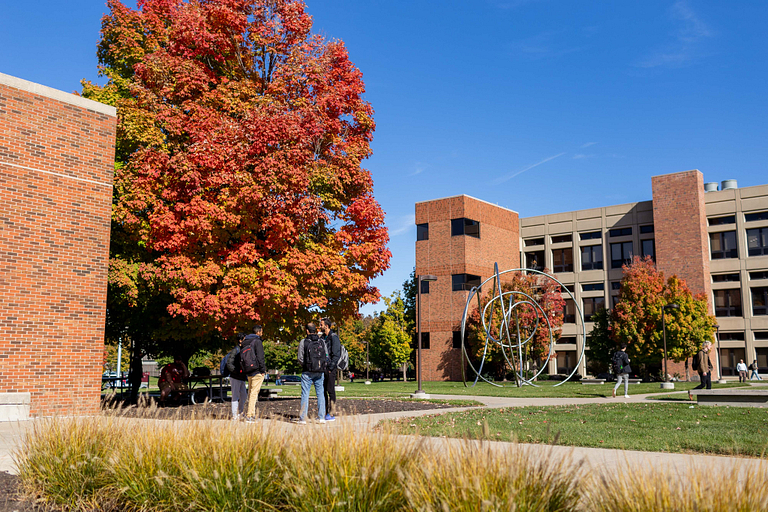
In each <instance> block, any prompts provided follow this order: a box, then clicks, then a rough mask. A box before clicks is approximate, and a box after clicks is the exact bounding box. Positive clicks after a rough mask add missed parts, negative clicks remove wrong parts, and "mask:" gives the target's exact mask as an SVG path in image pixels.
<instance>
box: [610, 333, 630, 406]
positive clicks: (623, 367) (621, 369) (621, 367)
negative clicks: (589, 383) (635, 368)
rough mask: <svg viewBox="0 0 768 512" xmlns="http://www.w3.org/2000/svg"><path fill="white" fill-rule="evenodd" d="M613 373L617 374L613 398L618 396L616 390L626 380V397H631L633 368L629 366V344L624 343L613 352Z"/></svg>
mask: <svg viewBox="0 0 768 512" xmlns="http://www.w3.org/2000/svg"><path fill="white" fill-rule="evenodd" d="M612 364H613V373H614V374H616V385H615V386H614V387H613V398H616V390H617V389H619V386H621V381H622V380H624V398H629V374H630V373H632V368H631V367H630V366H629V356H628V355H627V344H626V343H622V344H621V348H620V349H619V350H617V351H616V352H614V353H613V359H612Z"/></svg>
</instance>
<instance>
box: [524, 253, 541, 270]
mask: <svg viewBox="0 0 768 512" xmlns="http://www.w3.org/2000/svg"><path fill="white" fill-rule="evenodd" d="M525 268H531V269H533V270H544V251H536V252H527V253H525Z"/></svg>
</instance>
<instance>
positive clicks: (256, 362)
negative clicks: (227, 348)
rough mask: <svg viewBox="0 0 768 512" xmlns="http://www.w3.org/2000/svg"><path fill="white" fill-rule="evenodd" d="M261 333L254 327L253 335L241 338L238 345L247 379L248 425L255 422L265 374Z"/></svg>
mask: <svg viewBox="0 0 768 512" xmlns="http://www.w3.org/2000/svg"><path fill="white" fill-rule="evenodd" d="M261 333H262V328H261V326H260V325H256V326H254V328H253V334H249V335H248V336H246V337H245V338H243V341H242V343H241V345H240V347H241V348H240V367H241V368H242V370H243V373H245V375H246V376H247V377H248V409H247V412H246V416H245V421H247V422H248V423H253V422H254V421H256V402H258V401H259V390H261V385H262V383H264V376H265V375H266V374H267V365H266V363H265V361H264V344H263V343H262V341H261Z"/></svg>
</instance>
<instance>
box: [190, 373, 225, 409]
mask: <svg viewBox="0 0 768 512" xmlns="http://www.w3.org/2000/svg"><path fill="white" fill-rule="evenodd" d="M224 379H226V377H224V376H223V375H204V376H199V377H187V378H186V379H184V382H186V383H187V386H189V389H188V392H189V397H190V400H192V403H193V404H197V403H202V402H204V401H205V399H206V398H208V401H209V402H213V401H214V400H217V401H219V402H223V401H224V399H225V398H226V397H227V392H228V391H229V390H230V387H229V386H225V385H224Z"/></svg>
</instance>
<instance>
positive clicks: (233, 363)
mask: <svg viewBox="0 0 768 512" xmlns="http://www.w3.org/2000/svg"><path fill="white" fill-rule="evenodd" d="M224 367H225V369H226V371H227V375H226V376H229V375H233V374H235V373H238V372H239V371H240V347H235V348H233V349H232V350H230V351H229V353H228V354H227V362H226V363H225V365H224Z"/></svg>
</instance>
